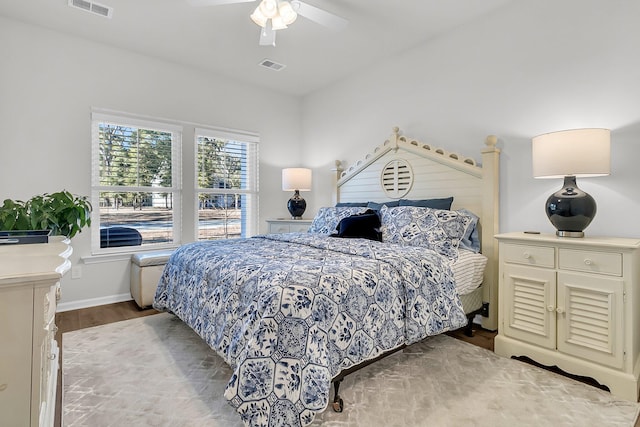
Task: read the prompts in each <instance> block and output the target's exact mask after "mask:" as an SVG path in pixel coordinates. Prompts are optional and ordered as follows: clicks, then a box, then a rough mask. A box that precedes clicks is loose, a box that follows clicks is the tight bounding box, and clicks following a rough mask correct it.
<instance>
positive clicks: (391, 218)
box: [380, 206, 473, 260]
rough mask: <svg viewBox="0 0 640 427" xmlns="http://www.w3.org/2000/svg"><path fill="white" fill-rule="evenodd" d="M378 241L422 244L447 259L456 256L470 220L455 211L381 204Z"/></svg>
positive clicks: (455, 257)
mask: <svg viewBox="0 0 640 427" xmlns="http://www.w3.org/2000/svg"><path fill="white" fill-rule="evenodd" d="M380 216H381V219H382V241H383V242H388V243H397V244H401V245H405V246H424V247H427V248H429V249H433V250H435V251H436V252H438V253H439V254H441V255H444V256H446V257H447V258H449V259H453V260H455V259H457V258H458V246H459V245H460V241H461V240H462V239H463V238H464V237H465V236H466V235H467V229H468V228H469V227H470V226H471V224H472V222H473V220H472V218H471V217H470V216H469V215H466V214H464V213H461V212H458V211H449V210H441V209H431V208H422V207H417V206H398V207H394V208H389V207H386V206H383V207H382V209H381V210H380Z"/></svg>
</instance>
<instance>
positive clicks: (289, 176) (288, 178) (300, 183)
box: [282, 168, 311, 219]
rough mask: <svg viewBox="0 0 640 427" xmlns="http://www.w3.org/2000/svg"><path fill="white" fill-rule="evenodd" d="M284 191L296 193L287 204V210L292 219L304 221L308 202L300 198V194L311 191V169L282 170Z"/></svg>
mask: <svg viewBox="0 0 640 427" xmlns="http://www.w3.org/2000/svg"><path fill="white" fill-rule="evenodd" d="M282 191H294V194H293V197H291V198H290V199H289V201H288V202H287V209H288V210H289V213H290V214H291V218H292V219H302V214H304V211H305V209H306V208H307V202H305V200H304V199H303V198H302V197H300V192H301V191H311V169H306V168H287V169H282Z"/></svg>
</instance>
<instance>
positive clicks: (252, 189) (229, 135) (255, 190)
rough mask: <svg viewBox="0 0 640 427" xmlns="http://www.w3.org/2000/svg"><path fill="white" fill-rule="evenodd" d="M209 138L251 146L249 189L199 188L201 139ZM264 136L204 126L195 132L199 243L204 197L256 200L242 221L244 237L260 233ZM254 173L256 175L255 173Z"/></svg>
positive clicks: (195, 196)
mask: <svg viewBox="0 0 640 427" xmlns="http://www.w3.org/2000/svg"><path fill="white" fill-rule="evenodd" d="M199 137H206V138H213V139H224V140H230V141H235V142H239V143H244V144H247V145H249V146H250V147H249V151H251V152H250V153H248V155H247V168H248V169H249V173H248V174H247V176H246V178H247V181H248V182H247V188H246V189H225V188H214V189H211V188H202V187H200V185H199V180H198V174H199V164H198V149H199V147H198V138H199ZM259 142H260V137H259V136H258V135H257V134H254V133H249V132H240V131H231V130H228V129H219V128H215V127H200V126H197V127H195V129H194V134H193V146H194V150H193V151H194V156H193V170H194V175H193V179H194V200H193V209H194V234H195V240H196V241H198V240H200V239H199V237H198V236H199V231H200V227H199V220H200V218H199V212H198V208H199V204H200V197H199V196H200V195H201V194H246V195H248V196H251V197H252V198H253V200H252V202H251V204H250V206H249V207H248V211H247V213H246V215H245V219H244V221H242V237H249V236H253V235H255V234H257V233H258V206H259V176H260V174H259V147H260V144H259ZM252 171H253V173H251V172H252Z"/></svg>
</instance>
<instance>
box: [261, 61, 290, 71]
mask: <svg viewBox="0 0 640 427" xmlns="http://www.w3.org/2000/svg"><path fill="white" fill-rule="evenodd" d="M259 65H262V66H263V67H265V68H268V69H270V70H274V71H280V70H282V69H283V68H284V67H286V65H284V64H278V63H277V62H273V61H272V60H270V59H263V60H262V61H261V62H260V64H259Z"/></svg>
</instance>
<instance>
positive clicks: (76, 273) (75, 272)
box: [71, 265, 82, 279]
mask: <svg viewBox="0 0 640 427" xmlns="http://www.w3.org/2000/svg"><path fill="white" fill-rule="evenodd" d="M81 277H82V267H80V266H79V265H76V266H75V267H71V278H72V279H79V278H81Z"/></svg>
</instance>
